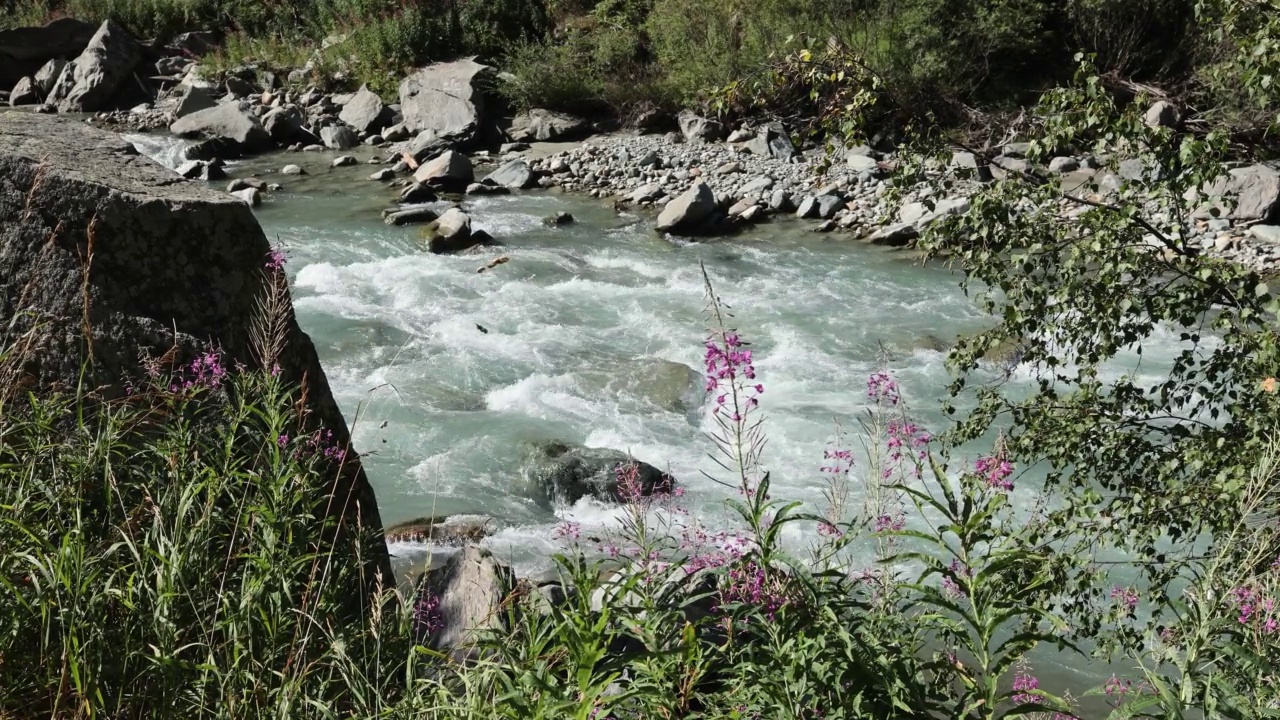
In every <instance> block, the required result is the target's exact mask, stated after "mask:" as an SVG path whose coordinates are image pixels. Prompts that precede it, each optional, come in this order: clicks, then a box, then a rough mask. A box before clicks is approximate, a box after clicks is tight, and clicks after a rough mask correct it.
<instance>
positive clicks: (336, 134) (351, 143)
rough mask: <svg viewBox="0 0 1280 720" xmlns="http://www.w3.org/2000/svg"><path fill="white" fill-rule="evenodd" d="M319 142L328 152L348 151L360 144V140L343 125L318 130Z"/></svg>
mask: <svg viewBox="0 0 1280 720" xmlns="http://www.w3.org/2000/svg"><path fill="white" fill-rule="evenodd" d="M320 142H322V143H324V146H325V147H327V148H329V149H330V150H350V149H351V148H353V147H355V146H357V145H359V144H360V138H358V137H356V134H355V133H354V132H352V131H351V128H349V127H346V126H344V125H330V126H328V127H323V128H320Z"/></svg>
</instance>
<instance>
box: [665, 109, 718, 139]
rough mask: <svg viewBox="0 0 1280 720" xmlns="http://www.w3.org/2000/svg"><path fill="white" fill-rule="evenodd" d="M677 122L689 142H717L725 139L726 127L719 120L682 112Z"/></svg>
mask: <svg viewBox="0 0 1280 720" xmlns="http://www.w3.org/2000/svg"><path fill="white" fill-rule="evenodd" d="M676 121H677V122H679V124H680V132H681V134H683V135H684V139H685V140H686V141H688V142H715V141H716V140H719V139H720V138H722V137H724V125H723V124H722V123H721V122H720V121H719V120H712V119H709V118H705V117H702V116H701V115H698V114H697V113H695V112H693V111H690V110H684V111H682V112H681V113H680V115H679V116H677V118H676Z"/></svg>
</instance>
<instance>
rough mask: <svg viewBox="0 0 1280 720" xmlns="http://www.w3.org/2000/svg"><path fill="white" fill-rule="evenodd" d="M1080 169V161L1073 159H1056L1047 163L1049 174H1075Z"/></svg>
mask: <svg viewBox="0 0 1280 720" xmlns="http://www.w3.org/2000/svg"><path fill="white" fill-rule="evenodd" d="M1079 169H1080V161H1079V160H1077V159H1075V158H1073V157H1056V158H1054V159H1052V160H1050V161H1049V172H1051V173H1055V174H1058V175H1065V174H1066V173H1070V172H1075V171H1076V170H1079Z"/></svg>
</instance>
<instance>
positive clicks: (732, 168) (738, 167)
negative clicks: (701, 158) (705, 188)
mask: <svg viewBox="0 0 1280 720" xmlns="http://www.w3.org/2000/svg"><path fill="white" fill-rule="evenodd" d="M740 172H742V163H740V162H727V163H725V164H723V165H721V166H720V167H718V168H716V174H717V175H734V174H736V173H740Z"/></svg>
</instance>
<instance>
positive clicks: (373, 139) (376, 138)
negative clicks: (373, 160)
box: [364, 135, 386, 145]
mask: <svg viewBox="0 0 1280 720" xmlns="http://www.w3.org/2000/svg"><path fill="white" fill-rule="evenodd" d="M384 142H386V139H385V138H383V137H382V136H381V135H370V136H369V137H367V138H365V139H364V144H365V145H381V144H382V143H384Z"/></svg>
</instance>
